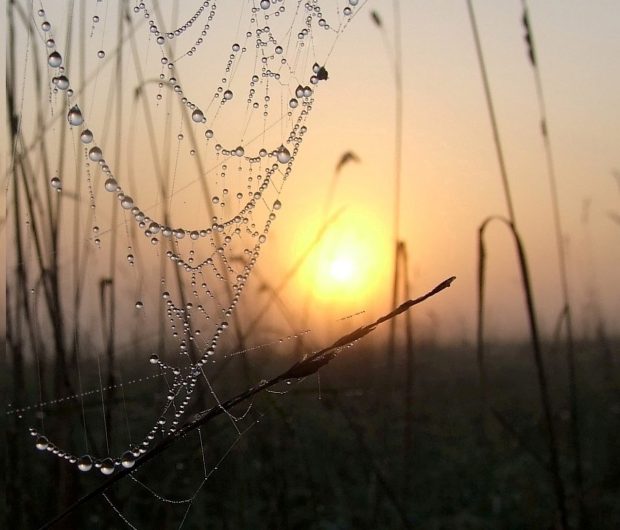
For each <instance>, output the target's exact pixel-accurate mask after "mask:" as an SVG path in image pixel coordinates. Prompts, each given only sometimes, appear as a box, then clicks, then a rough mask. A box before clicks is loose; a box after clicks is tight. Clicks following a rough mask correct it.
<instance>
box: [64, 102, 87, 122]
mask: <svg viewBox="0 0 620 530" xmlns="http://www.w3.org/2000/svg"><path fill="white" fill-rule="evenodd" d="M67 121H68V122H69V124H70V125H73V126H74V127H77V126H78V125H82V123H84V118H83V116H82V111H81V110H80V107H78V106H77V105H73V107H71V108H70V109H69V112H68V113H67Z"/></svg>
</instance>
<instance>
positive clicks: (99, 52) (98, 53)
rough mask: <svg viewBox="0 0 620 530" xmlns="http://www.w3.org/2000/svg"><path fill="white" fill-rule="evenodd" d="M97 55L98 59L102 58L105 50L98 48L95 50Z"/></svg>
mask: <svg viewBox="0 0 620 530" xmlns="http://www.w3.org/2000/svg"><path fill="white" fill-rule="evenodd" d="M97 57H99V59H103V58H104V57H105V51H103V50H99V51H98V52H97Z"/></svg>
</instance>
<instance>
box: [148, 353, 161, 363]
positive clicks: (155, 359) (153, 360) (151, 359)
mask: <svg viewBox="0 0 620 530" xmlns="http://www.w3.org/2000/svg"><path fill="white" fill-rule="evenodd" d="M149 362H150V363H151V364H157V363H158V362H159V357H158V356H157V355H156V354H153V355H151V356H150V357H149Z"/></svg>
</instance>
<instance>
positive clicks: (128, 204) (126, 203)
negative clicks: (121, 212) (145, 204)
mask: <svg viewBox="0 0 620 530" xmlns="http://www.w3.org/2000/svg"><path fill="white" fill-rule="evenodd" d="M121 206H122V207H123V209H125V210H131V209H132V208H133V199H132V198H131V197H130V196H129V195H125V196H124V197H123V198H122V199H121Z"/></svg>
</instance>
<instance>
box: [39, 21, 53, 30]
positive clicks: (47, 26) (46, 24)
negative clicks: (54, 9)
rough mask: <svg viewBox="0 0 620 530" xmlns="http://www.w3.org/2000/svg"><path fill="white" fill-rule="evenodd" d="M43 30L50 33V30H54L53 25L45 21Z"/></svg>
mask: <svg viewBox="0 0 620 530" xmlns="http://www.w3.org/2000/svg"><path fill="white" fill-rule="evenodd" d="M41 29H42V30H43V31H45V32H47V31H49V30H50V29H52V25H51V24H50V23H49V22H48V21H47V20H44V21H43V22H42V23H41Z"/></svg>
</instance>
